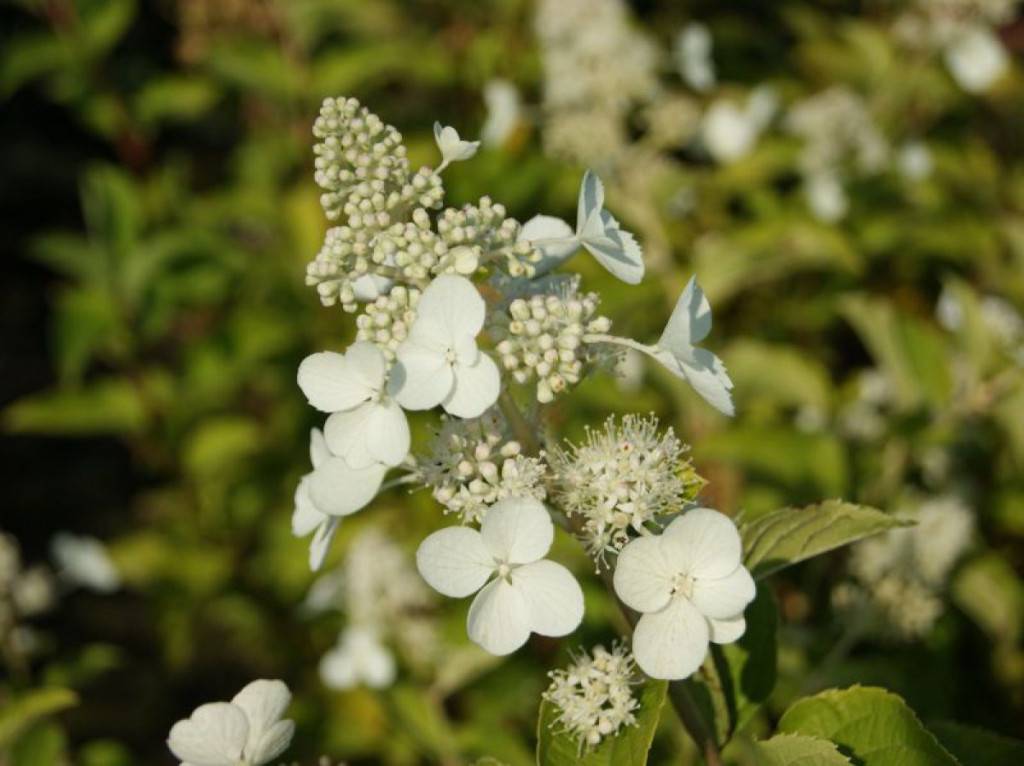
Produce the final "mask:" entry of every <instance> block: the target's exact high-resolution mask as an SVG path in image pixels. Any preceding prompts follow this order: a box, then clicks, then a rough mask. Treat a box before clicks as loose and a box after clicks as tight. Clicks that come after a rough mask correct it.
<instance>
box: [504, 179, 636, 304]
mask: <svg viewBox="0 0 1024 766" xmlns="http://www.w3.org/2000/svg"><path fill="white" fill-rule="evenodd" d="M519 239H520V241H528V242H530V243H531V244H532V245H533V246H534V247H536V248H537V249H538V250H540V251H541V252H542V253H543V254H544V259H543V260H542V261H541V262H540V263H538V264H536V273H538V274H542V273H544V272H547V271H550V270H551V269H553V268H554V267H555V266H557V265H558V264H559V263H561V262H562V261H564V260H565V259H566V258H568V257H569V256H570V255H572V254H573V253H574V252H575V251H576V250H577V249H579V248H580V247H583V248H585V249H586V250H587V251H588V252H589V253H590V254H591V255H593V256H594V258H596V259H597V262H598V263H600V264H601V265H602V266H604V267H605V268H606V269H607V270H608V271H610V272H611V273H612V274H613V275H614V276H616V277H617V278H618V279H621V280H622V281H623V282H625V283H627V284H630V285H635V284H639V282H640V280H641V279H643V278H644V261H643V250H642V249H641V248H640V245H639V244H638V243H637V241H636V240H635V239H634V238H633V235H632V234H630V233H629V232H628V231H624V230H623V229H622V228H621V227H620V226H619V222H618V221H617V220H615V218H614V216H612V214H611V213H609V212H608V211H607V210H605V209H604V184H602V183H601V179H599V178H598V177H597V176H596V175H595V174H594V172H593V171H591V170H588V171H587V172H586V173H584V175H583V182H582V183H581V184H580V196H579V201H578V203H577V209H576V231H575V233H574V232H573V230H572V229H571V228H570V227H569V224H567V223H566V222H565V221H563V220H562V219H561V218H555V217H554V216H550V215H538V216H534V217H533V218H531V219H530V220H529V221H527V222H526V224H525V225H524V226H523V228H522V231H521V232H520V234H519Z"/></svg>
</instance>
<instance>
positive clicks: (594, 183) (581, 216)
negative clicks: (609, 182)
mask: <svg viewBox="0 0 1024 766" xmlns="http://www.w3.org/2000/svg"><path fill="white" fill-rule="evenodd" d="M603 207H604V184H602V183H601V179H600V178H598V177H597V175H596V174H595V173H594V172H593V171H592V170H588V171H587V172H586V173H584V174H583V181H582V182H581V183H580V197H579V201H578V202H577V204H576V234H577V236H579V237H581V238H582V235H583V233H584V232H585V231H587V227H588V223H591V222H592V221H595V220H597V219H598V215H599V213H600V211H601V208H603Z"/></svg>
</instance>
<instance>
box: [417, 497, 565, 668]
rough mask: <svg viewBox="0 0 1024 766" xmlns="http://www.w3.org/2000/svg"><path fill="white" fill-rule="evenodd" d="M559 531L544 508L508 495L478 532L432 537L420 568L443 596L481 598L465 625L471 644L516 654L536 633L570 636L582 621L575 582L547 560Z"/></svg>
mask: <svg viewBox="0 0 1024 766" xmlns="http://www.w3.org/2000/svg"><path fill="white" fill-rule="evenodd" d="M554 533H555V531H554V526H553V525H552V523H551V517H550V516H549V515H548V511H547V509H546V508H545V507H544V505H543V504H542V503H540V502H539V501H537V500H534V499H533V498H509V499H507V500H502V501H500V502H498V503H497V504H495V505H494V506H492V507H491V508H490V509H488V511H487V513H486V514H485V515H484V520H483V522H482V523H481V525H480V531H479V532H478V531H476V530H475V529H471V528H470V527H447V528H445V529H441V530H438V531H437V532H434V533H433V534H431V535H429V536H428V537H427V538H426V539H425V540H424V541H423V542H422V543H421V544H420V547H419V550H418V551H417V552H416V564H417V566H418V568H419V570H420V574H421V575H423V579H424V580H426V581H427V583H428V584H429V585H430V586H431V587H432V588H434V590H436V591H438V592H439V593H442V594H444V595H446V596H450V597H452V598H464V597H466V596H469V595H472V594H473V593H476V594H477V595H476V598H474V599H473V603H472V604H471V605H470V607H469V615H468V617H467V620H466V627H467V630H468V633H469V637H470V639H471V640H472V641H473V642H474V643H476V644H479V645H480V646H481V647H483V648H484V649H485V650H487V651H488V652H490V653H491V654H494V655H498V656H501V655H505V654H511V653H512V652H514V651H515V650H516V649H518V648H519V647H521V646H522V645H523V644H525V643H526V640H527V639H528V638H529V637H530V633H531V632H533V633H539V634H541V635H544V636H565V635H568V634H569V633H571V632H572V631H573V630H575V629H576V627H577V626H578V625H579V624H580V621H581V620H582V619H583V591H582V590H580V586H579V584H578V583H577V582H576V579H575V578H574V577H573V576H572V574H571V573H570V572H569V570H568V569H566V568H565V567H564V566H562V565H561V564H556V563H555V562H553V561H550V560H548V559H545V558H544V556H545V555H546V554H547V552H548V550H549V549H550V548H551V543H552V541H553V539H554ZM477 591H479V592H477Z"/></svg>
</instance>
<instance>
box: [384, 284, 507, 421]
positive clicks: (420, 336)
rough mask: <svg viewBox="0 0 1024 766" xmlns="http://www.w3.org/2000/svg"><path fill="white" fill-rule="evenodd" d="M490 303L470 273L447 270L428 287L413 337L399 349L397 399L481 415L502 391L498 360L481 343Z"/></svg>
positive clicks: (418, 407)
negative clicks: (478, 341)
mask: <svg viewBox="0 0 1024 766" xmlns="http://www.w3.org/2000/svg"><path fill="white" fill-rule="evenodd" d="M486 310H487V306H486V304H485V303H484V299H483V298H481V297H480V293H479V291H478V290H477V289H476V287H474V286H473V283H472V282H470V281H469V280H468V279H466V278H465V277H457V276H452V275H444V276H440V277H438V278H437V279H435V280H434V281H433V282H431V283H430V286H429V287H427V289H426V290H424V291H423V295H421V296H420V300H419V303H418V304H417V305H416V321H415V322H413V325H412V327H411V328H410V330H409V337H408V338H407V339H406V340H405V341H404V342H403V343H402V345H401V346H399V347H398V350H397V351H396V352H395V353H396V356H397V357H398V364H396V365H395V367H394V368H393V370H392V374H393V375H394V376H395V379H396V387H397V388H398V391H397V393H396V394H395V398H396V399H397V400H398V403H399V404H401V405H402V406H403V407H405V408H406V409H408V410H429V409H430V408H431V407H436V406H437V405H439V404H440V405H441V406H442V407H444V408H445V410H446V411H447V412H449V413H450V414H452V415H455V416H457V417H460V418H475V417H479V416H480V415H482V414H483V413H484V411H485V410H486V409H487V408H488V407H490V406H491V405H492V404H494V402H495V401H497V399H498V393H499V392H500V391H501V375H500V373H499V372H498V365H496V364H495V363H494V360H493V359H491V357H489V356H488V355H487V354H485V353H483V352H482V351H480V349H478V348H477V345H476V336H477V333H479V332H480V330H481V328H483V326H484V318H485V314H486Z"/></svg>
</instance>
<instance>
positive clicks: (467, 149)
mask: <svg viewBox="0 0 1024 766" xmlns="http://www.w3.org/2000/svg"><path fill="white" fill-rule="evenodd" d="M434 141H436V142H437V148H438V150H439V151H440V152H441V165H440V167H438V169H437V172H438V173H440V172H441V171H442V170H444V169H445V168H446V167H448V165H450V164H451V163H453V162H459V161H461V160H468V159H469V158H470V157H472V156H473V155H474V154H476V150H477V149H479V148H480V142H479V141H463V140H462V139H461V138H459V132H458V131H457V130H456V129H455V128H453V127H452V126H451V125H441V123H439V122H435V123H434Z"/></svg>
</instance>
